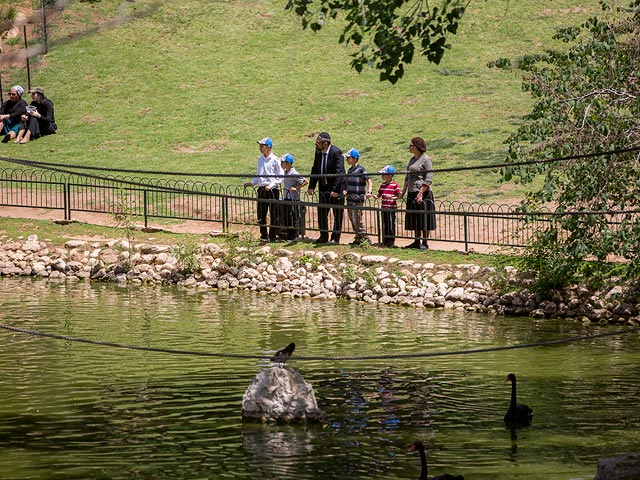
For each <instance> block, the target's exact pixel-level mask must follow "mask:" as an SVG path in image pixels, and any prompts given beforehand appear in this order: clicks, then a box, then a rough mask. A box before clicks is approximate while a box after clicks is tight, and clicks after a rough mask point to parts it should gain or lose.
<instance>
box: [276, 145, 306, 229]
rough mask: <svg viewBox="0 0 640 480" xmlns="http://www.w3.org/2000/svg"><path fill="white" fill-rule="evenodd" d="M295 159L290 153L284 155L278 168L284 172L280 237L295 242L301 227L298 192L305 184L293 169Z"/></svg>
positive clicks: (300, 208) (303, 179) (302, 178)
mask: <svg viewBox="0 0 640 480" xmlns="http://www.w3.org/2000/svg"><path fill="white" fill-rule="evenodd" d="M294 161H295V158H294V157H293V155H291V154H290V153H285V154H284V155H283V156H282V157H281V158H280V166H281V167H282V170H283V171H284V177H282V178H283V180H282V183H283V186H284V192H283V195H282V200H284V203H283V204H282V218H283V220H284V226H285V228H284V231H283V232H282V233H281V238H282V236H283V237H284V238H286V239H287V240H295V239H296V238H298V235H300V231H301V225H300V218H301V216H302V215H301V214H302V209H303V208H304V207H303V206H301V205H299V203H300V190H301V189H302V187H304V186H305V185H306V184H307V183H309V182H308V181H307V179H306V178H304V177H303V176H302V175H300V174H299V173H298V172H297V171H296V169H295V168H294V167H293V162H294Z"/></svg>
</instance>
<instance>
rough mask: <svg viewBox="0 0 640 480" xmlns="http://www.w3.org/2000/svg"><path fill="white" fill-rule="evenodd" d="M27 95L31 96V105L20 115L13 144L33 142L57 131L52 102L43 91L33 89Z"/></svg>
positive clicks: (39, 88)
mask: <svg viewBox="0 0 640 480" xmlns="http://www.w3.org/2000/svg"><path fill="white" fill-rule="evenodd" d="M29 93H30V94H31V105H29V106H28V107H27V111H26V113H25V114H24V115H22V122H20V130H19V131H18V136H17V137H16V139H15V141H14V143H22V144H25V143H28V142H29V140H35V139H36V138H40V137H42V136H43V135H51V134H52V133H56V130H57V129H58V126H57V125H56V121H55V117H54V114H53V102H52V101H51V100H49V99H48V98H47V97H46V96H45V94H44V89H43V88H42V87H35V88H33V89H31V90H29Z"/></svg>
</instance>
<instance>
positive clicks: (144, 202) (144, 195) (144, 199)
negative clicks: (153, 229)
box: [142, 188, 149, 228]
mask: <svg viewBox="0 0 640 480" xmlns="http://www.w3.org/2000/svg"><path fill="white" fill-rule="evenodd" d="M142 212H143V214H144V228H148V227H149V225H147V213H148V212H147V189H146V188H145V189H144V190H143V191H142Z"/></svg>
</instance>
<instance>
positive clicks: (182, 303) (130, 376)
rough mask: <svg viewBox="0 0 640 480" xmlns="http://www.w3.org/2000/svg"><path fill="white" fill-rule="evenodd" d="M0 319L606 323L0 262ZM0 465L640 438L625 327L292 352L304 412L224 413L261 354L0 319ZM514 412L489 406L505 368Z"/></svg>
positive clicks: (196, 331)
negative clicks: (301, 416)
mask: <svg viewBox="0 0 640 480" xmlns="http://www.w3.org/2000/svg"><path fill="white" fill-rule="evenodd" d="M0 298H2V318H1V320H0V324H2V325H9V326H15V327H22V328H28V329H34V330H39V331H44V332H49V333H56V334H62V335H68V336H74V337H82V338H87V339H91V340H98V341H107V342H117V343H123V344H131V345H140V346H145V347H158V348H168V349H181V350H189V351H197V352H227V353H239V354H263V353H266V352H273V351H274V350H275V349H278V348H281V347H283V346H284V345H286V344H287V343H289V342H290V341H295V342H296V346H297V348H296V354H299V355H307V356H315V355H320V356H342V355H387V354H388V355H392V354H408V353H422V352H425V353H426V352H445V351H455V350H463V349H470V348H480V347H491V346H504V345H512V344H517V343H528V342H539V341H547V340H554V339H558V338H563V337H570V336H577V335H585V334H592V333H602V332H606V331H613V330H615V329H619V328H621V327H616V326H597V325H596V326H584V325H582V324H580V323H574V322H568V321H555V320H544V321H540V320H532V319H528V318H510V317H494V316H485V315H476V314H470V313H463V312H444V311H430V310H421V309H420V310H418V309H413V308H404V307H392V306H381V305H369V304H359V303H358V304H356V303H349V302H342V301H338V302H335V301H327V300H322V301H312V300H302V299H291V298H284V297H276V296H267V295H255V294H250V293H246V292H195V291H185V290H181V289H177V288H172V287H156V286H153V287H119V286H116V285H113V284H88V283H54V282H45V281H37V280H31V279H11V278H3V279H0ZM0 360H1V362H2V381H1V382H0V398H2V403H1V404H0V477H1V478H2V479H5V480H7V479H20V480H23V479H46V480H57V479H65V480H68V479H157V478H171V479H189V480H194V479H218V478H220V479H224V478H230V479H282V478H297V479H310V480H311V479H373V478H384V479H392V480H393V479H408V478H417V477H418V475H419V473H420V461H419V457H418V455H417V454H416V453H409V452H407V447H408V445H409V444H411V443H412V442H414V441H416V440H421V441H422V442H423V443H424V444H425V447H426V451H427V456H428V460H429V467H430V468H429V473H430V475H436V474H441V473H444V472H449V473H457V474H462V475H464V476H465V478H466V479H467V480H468V479H479V480H481V479H525V480H526V479H546V480H553V479H563V480H564V479H588V478H589V479H590V478H593V476H594V474H595V470H596V461H597V459H598V458H599V457H607V456H616V455H619V454H622V453H624V452H630V451H638V450H639V447H640V409H638V407H637V399H638V398H639V397H640V378H639V375H638V373H639V372H640V335H639V334H638V333H637V332H636V333H632V334H627V335H620V336H611V337H604V338H598V339H591V340H586V341H580V342H576V343H570V344H563V345H557V346H547V347H536V348H530V349H519V350H507V351H495V352H487V353H477V354H472V355H452V356H442V357H430V358H411V359H393V360H385V361H334V360H328V361H315V360H314V361H296V360H295V355H294V358H293V359H292V360H291V361H290V362H289V365H290V366H291V367H292V368H295V369H298V370H299V371H300V372H301V373H302V375H303V376H304V378H305V379H306V380H307V381H308V382H310V383H311V384H312V385H313V386H314V389H315V394H316V398H317V399H318V403H319V406H320V408H321V409H322V410H323V412H324V414H325V421H324V423H323V424H321V425H306V426H300V425H298V426H293V425H260V424H247V423H243V422H242V421H241V415H240V414H241V412H240V406H241V400H242V395H243V393H244V391H245V390H246V388H247V387H248V386H249V384H250V383H251V381H252V380H253V378H254V376H255V375H256V374H257V373H258V372H259V371H260V370H261V369H263V368H265V367H267V366H268V362H267V361H264V360H252V359H227V358H212V357H202V356H194V355H175V354H169V353H156V352H148V351H139V350H125V349H117V348H113V347H106V346H97V345H88V344H83V343H77V342H72V341H68V340H57V339H52V338H43V337H37V336H31V335H26V334H19V333H12V332H9V331H6V330H3V329H0ZM509 372H514V373H516V374H517V376H518V387H519V388H518V400H519V402H521V403H527V404H528V405H530V406H531V407H532V408H533V409H534V413H535V416H534V420H533V423H532V425H531V426H530V427H527V428H522V429H518V430H514V431H512V430H510V429H508V428H506V427H505V425H504V423H503V416H504V413H505V412H506V409H507V407H508V403H509V395H510V387H509V384H506V383H505V377H506V375H507V373H509Z"/></svg>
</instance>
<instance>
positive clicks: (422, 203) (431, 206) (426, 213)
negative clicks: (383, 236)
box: [402, 137, 436, 250]
mask: <svg viewBox="0 0 640 480" xmlns="http://www.w3.org/2000/svg"><path fill="white" fill-rule="evenodd" d="M409 151H410V152H411V153H412V154H413V156H412V157H411V158H410V159H409V164H408V165H407V174H406V176H405V178H404V185H403V186H402V197H404V195H405V193H407V207H406V208H407V213H406V215H405V220H404V228H405V230H412V231H413V232H414V236H415V240H414V242H413V243H411V244H410V245H407V246H406V247H404V248H417V249H420V250H427V249H428V248H429V244H428V243H427V239H428V238H429V232H430V231H431V230H435V229H436V215H435V203H434V199H433V192H432V191H431V182H432V181H433V164H432V162H431V158H429V156H428V155H427V154H426V153H425V152H426V151H427V144H426V142H425V141H424V139H422V137H414V138H412V139H411V142H409Z"/></svg>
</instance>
